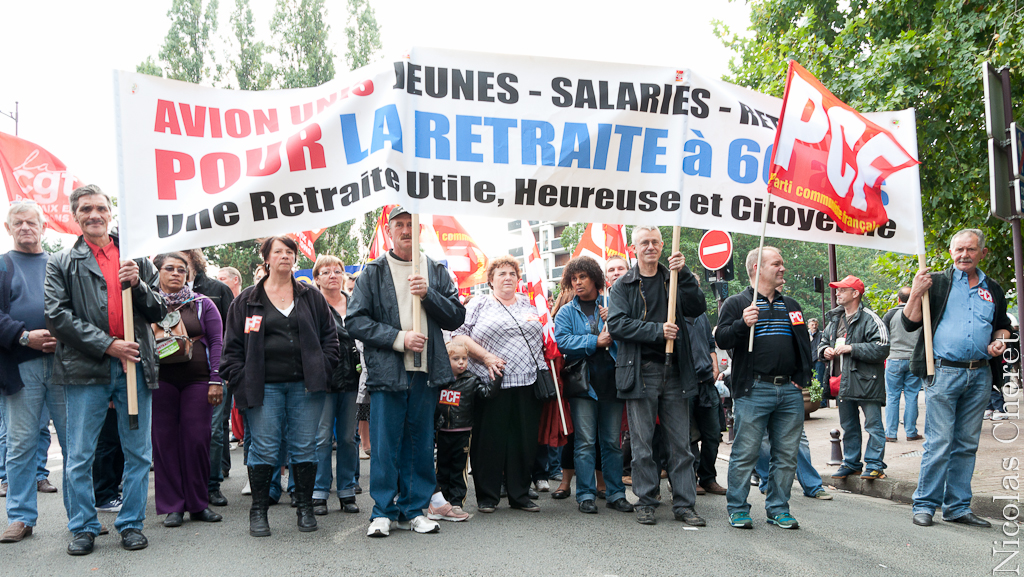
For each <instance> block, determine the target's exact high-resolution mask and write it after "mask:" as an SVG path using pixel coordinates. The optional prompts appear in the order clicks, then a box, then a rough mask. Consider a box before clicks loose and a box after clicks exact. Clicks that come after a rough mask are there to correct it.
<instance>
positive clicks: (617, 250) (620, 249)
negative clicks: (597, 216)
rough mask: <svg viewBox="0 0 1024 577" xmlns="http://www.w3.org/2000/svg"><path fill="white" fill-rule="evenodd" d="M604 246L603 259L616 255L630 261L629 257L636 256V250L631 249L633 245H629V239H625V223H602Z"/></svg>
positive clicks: (633, 257)
mask: <svg viewBox="0 0 1024 577" xmlns="http://www.w3.org/2000/svg"><path fill="white" fill-rule="evenodd" d="M604 246H605V260H607V259H609V258H612V257H613V256H617V257H619V258H624V259H626V262H627V263H630V262H632V261H631V260H630V259H635V258H636V251H634V250H633V247H632V246H630V245H629V241H627V240H626V227H625V225H621V224H606V225H604Z"/></svg>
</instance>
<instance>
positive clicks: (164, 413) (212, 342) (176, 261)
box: [153, 252, 224, 527]
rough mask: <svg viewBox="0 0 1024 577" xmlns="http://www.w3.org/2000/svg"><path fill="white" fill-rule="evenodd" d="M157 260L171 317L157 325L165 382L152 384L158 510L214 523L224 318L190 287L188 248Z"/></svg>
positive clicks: (174, 521)
mask: <svg viewBox="0 0 1024 577" xmlns="http://www.w3.org/2000/svg"><path fill="white" fill-rule="evenodd" d="M153 265H154V266H156V268H157V271H158V275H159V276H158V281H157V288H158V290H159V294H160V296H161V297H163V300H164V303H165V304H166V305H167V316H165V317H164V318H163V319H161V320H160V322H159V323H157V324H156V326H155V327H154V332H155V334H156V335H157V338H158V344H157V351H158V356H159V357H160V360H159V363H160V371H159V374H160V386H159V387H158V388H157V389H156V390H154V391H153V473H154V475H153V484H154V489H155V500H156V512H157V514H158V515H166V517H165V518H164V526H165V527H179V526H181V524H182V521H183V519H184V513H185V512H186V511H187V512H188V513H189V517H190V518H191V519H192V520H195V521H205V522H210V523H215V522H217V521H220V520H221V518H222V517H221V515H219V514H217V513H214V512H213V511H211V510H210V508H209V504H210V503H209V493H208V491H207V484H208V482H209V479H210V466H211V464H210V438H211V418H212V414H213V410H212V407H214V406H217V405H219V404H221V403H222V402H223V400H224V399H223V397H224V385H223V383H222V382H221V379H220V374H219V368H220V355H221V345H222V336H223V335H222V332H223V320H222V319H221V316H220V312H219V311H218V310H217V307H216V305H215V304H214V301H213V300H212V299H209V298H207V297H206V296H205V295H203V294H201V293H198V292H193V290H192V289H191V288H189V286H188V284H187V281H188V278H189V268H190V267H191V266H194V265H190V264H189V260H188V257H186V256H185V255H184V254H183V253H180V252H179V253H167V254H161V255H157V256H156V257H155V258H154V259H153ZM196 284H198V283H196ZM193 286H195V285H193ZM219 464H220V461H219V459H218V461H217V465H219Z"/></svg>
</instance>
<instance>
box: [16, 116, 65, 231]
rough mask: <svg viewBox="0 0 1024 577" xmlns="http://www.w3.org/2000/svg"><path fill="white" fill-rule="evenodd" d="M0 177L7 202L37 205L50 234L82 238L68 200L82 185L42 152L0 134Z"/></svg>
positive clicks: (41, 148)
mask: <svg viewBox="0 0 1024 577" xmlns="http://www.w3.org/2000/svg"><path fill="white" fill-rule="evenodd" d="M0 177H3V182H4V185H5V187H6V188H7V199H8V200H10V201H11V202H18V201H32V202H36V203H38V204H39V207H40V208H42V209H43V214H44V215H46V225H47V226H48V227H49V228H50V229H51V230H55V231H57V232H62V233H65V234H73V235H76V236H77V235H80V234H82V230H81V229H80V228H78V224H76V223H75V219H74V218H72V214H71V207H70V205H69V204H68V198H69V197H70V196H71V193H72V191H74V190H75V189H76V188H78V187H79V186H82V184H84V183H82V182H81V181H79V180H78V179H77V178H75V176H74V175H73V174H71V173H70V172H68V169H67V167H66V166H64V163H63V162H61V161H60V160H59V159H58V158H57V157H55V156H53V155H52V154H50V153H49V152H47V150H46V149H45V148H43V147H42V146H39V145H38V144H34V143H32V142H29V141H27V140H24V139H22V138H18V137H17V136H11V135H10V134H4V133H2V132H0Z"/></svg>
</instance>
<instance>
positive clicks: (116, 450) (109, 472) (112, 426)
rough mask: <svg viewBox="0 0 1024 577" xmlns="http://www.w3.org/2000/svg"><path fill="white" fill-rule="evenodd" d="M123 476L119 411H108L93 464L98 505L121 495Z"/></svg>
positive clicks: (93, 482)
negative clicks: (120, 487)
mask: <svg viewBox="0 0 1024 577" xmlns="http://www.w3.org/2000/svg"><path fill="white" fill-rule="evenodd" d="M123 476H124V453H123V452H122V451H121V436H120V435H118V433H117V411H116V410H114V409H107V417H106V419H105V420H104V421H103V428H102V429H100V438H99V440H98V441H97V442H96V457H95V459H94V460H93V462H92V486H93V492H94V495H95V497H96V504H97V505H100V504H103V503H106V502H107V501H110V500H111V499H113V498H114V497H117V496H118V495H120V494H121V492H120V491H118V490H117V487H118V486H119V485H120V484H121V477H123Z"/></svg>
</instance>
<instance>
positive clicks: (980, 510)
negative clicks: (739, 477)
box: [719, 391, 1024, 519]
mask: <svg viewBox="0 0 1024 577" xmlns="http://www.w3.org/2000/svg"><path fill="white" fill-rule="evenodd" d="M918 406H919V407H920V414H919V415H918V420H917V425H918V431H919V432H920V434H924V417H925V406H924V392H923V391H922V393H921V394H920V395H919V396H918ZM901 409H902V407H901ZM882 410H883V411H884V410H885V409H884V408H883V409H882ZM901 412H902V410H901ZM901 418H902V417H901ZM999 423H1004V424H1002V425H999V429H998V430H997V434H998V435H999V436H1000V438H1002V439H1004V441H1005V440H1010V442H999V441H997V440H996V438H995V437H994V436H993V434H992V428H993V426H995V425H997V424H999ZM1019 427H1020V421H1019V420H1017V419H1013V418H1010V419H1008V420H1005V421H984V424H983V425H982V429H981V441H980V444H979V446H978V455H977V462H976V464H975V467H974V477H973V479H972V481H971V489H972V490H973V492H974V498H973V499H972V501H971V509H972V510H973V511H974V513H975V514H977V515H980V516H982V517H988V518H995V519H1001V518H1002V517H1003V513H1002V511H1003V506H1004V505H1006V504H1007V503H1010V502H1015V501H1016V500H1017V498H1018V497H1017V495H1018V488H1017V487H1018V482H1019V477H1016V479H1018V481H1014V482H1013V483H1014V484H1011V485H1009V487H1010V488H1004V487H1003V486H1002V482H1003V476H1004V475H1011V476H1013V475H1019V471H1004V470H1003V459H1009V458H1011V457H1016V458H1017V459H1020V460H1022V461H1024V451H1022V446H1024V440H1022V439H1019V438H1017V437H1019V434H1018V428H1019ZM833 429H834V430H838V431H839V433H840V436H839V438H840V439H842V428H841V427H840V426H839V409H837V408H835V401H831V404H830V408H828V409H818V410H817V411H815V412H813V413H811V417H810V418H809V419H807V420H806V421H804V430H805V431H806V432H807V440H808V441H809V443H810V447H811V462H812V463H813V464H814V468H815V469H817V470H818V472H819V473H821V478H822V483H823V484H824V485H825V487H826V488H827V489H828V490H842V491H848V492H851V493H860V494H863V495H868V496H871V497H880V498H882V499H891V500H893V501H898V502H901V503H912V502H913V495H914V490H915V489H916V488H917V480H918V476H919V474H920V471H921V456H922V455H923V454H924V441H907V440H906V436H905V435H904V432H903V425H902V424H901V425H900V431H899V437H898V438H899V441H898V442H896V443H886V444H885V464H886V465H887V468H886V470H885V474H886V478H885V479H879V480H877V481H865V480H862V479H860V477H849V478H847V479H845V480H842V479H836V480H833V479H832V475H831V474H832V472H833V471H835V470H836V469H838V468H839V466H838V465H834V466H833V465H827V464H826V463H827V462H828V461H829V459H830V456H831V445H832V443H831V437H830V436H829V432H830V431H832V430H833ZM724 435H726V439H728V433H724ZM731 448H732V446H731V445H730V444H729V443H722V445H721V449H720V450H719V459H723V460H725V461H728V459H729V452H730V450H731ZM1011 489H1012V490H1011ZM997 496H998V497H1000V498H1001V499H1000V500H995V499H994V497H997ZM1007 496H1009V499H1008V500H1007V499H1006V497H1007ZM937 513H939V512H937ZM939 514H941V513H939Z"/></svg>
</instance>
